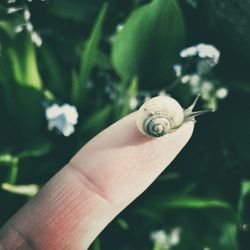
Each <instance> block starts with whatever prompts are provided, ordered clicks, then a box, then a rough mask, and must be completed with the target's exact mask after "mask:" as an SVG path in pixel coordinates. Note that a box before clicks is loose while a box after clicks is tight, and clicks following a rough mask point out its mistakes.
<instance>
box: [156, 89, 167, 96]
mask: <svg viewBox="0 0 250 250" xmlns="http://www.w3.org/2000/svg"><path fill="white" fill-rule="evenodd" d="M158 96H167V93H166V92H165V91H164V90H162V91H160V92H159V93H158Z"/></svg>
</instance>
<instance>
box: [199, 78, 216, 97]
mask: <svg viewBox="0 0 250 250" xmlns="http://www.w3.org/2000/svg"><path fill="white" fill-rule="evenodd" d="M213 89H214V86H213V84H212V83H211V82H209V81H203V82H202V83H201V86H200V93H201V96H202V99H203V100H209V99H210V97H211V92H212V90H213Z"/></svg>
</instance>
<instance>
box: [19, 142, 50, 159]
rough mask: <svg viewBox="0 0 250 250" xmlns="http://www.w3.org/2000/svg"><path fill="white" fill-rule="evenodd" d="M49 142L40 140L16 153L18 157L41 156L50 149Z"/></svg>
mask: <svg viewBox="0 0 250 250" xmlns="http://www.w3.org/2000/svg"><path fill="white" fill-rule="evenodd" d="M51 147H52V145H51V143H50V142H49V141H40V142H38V143H36V144H34V145H33V146H32V147H30V148H27V149H26V150H24V151H22V152H21V153H19V154H18V155H17V157H18V158H19V159H21V158H26V157H41V156H44V155H46V154H48V153H49V152H50V150H51Z"/></svg>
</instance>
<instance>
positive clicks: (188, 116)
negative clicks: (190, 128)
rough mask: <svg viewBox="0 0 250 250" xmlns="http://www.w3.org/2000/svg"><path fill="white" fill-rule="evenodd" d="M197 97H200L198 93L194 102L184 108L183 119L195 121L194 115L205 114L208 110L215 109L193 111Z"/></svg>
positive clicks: (212, 110)
mask: <svg viewBox="0 0 250 250" xmlns="http://www.w3.org/2000/svg"><path fill="white" fill-rule="evenodd" d="M199 98H200V94H198V95H197V97H196V98H195V100H194V102H193V103H192V104H191V105H190V106H189V107H188V108H187V109H185V110H184V120H185V121H195V117H196V116H199V115H203V114H206V113H208V112H214V111H215V109H207V110H201V111H193V109H194V107H195V106H196V104H197V101H198V100H199Z"/></svg>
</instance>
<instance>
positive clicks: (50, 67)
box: [40, 45, 65, 97]
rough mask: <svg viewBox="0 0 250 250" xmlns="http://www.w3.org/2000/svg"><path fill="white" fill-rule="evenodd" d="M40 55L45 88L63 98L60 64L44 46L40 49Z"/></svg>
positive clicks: (62, 79)
mask: <svg viewBox="0 0 250 250" xmlns="http://www.w3.org/2000/svg"><path fill="white" fill-rule="evenodd" d="M40 54H41V57H42V60H43V64H44V65H45V73H46V76H47V79H48V83H47V84H46V86H47V87H48V88H49V89H50V90H51V91H52V92H53V93H55V94H56V95H59V96H60V97H63V94H64V83H65V82H64V78H63V72H62V70H61V68H60V64H59V62H58V60H57V59H56V57H55V55H54V53H53V51H52V50H51V49H50V48H49V47H48V46H46V45H43V46H42V47H41V48H40Z"/></svg>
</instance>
